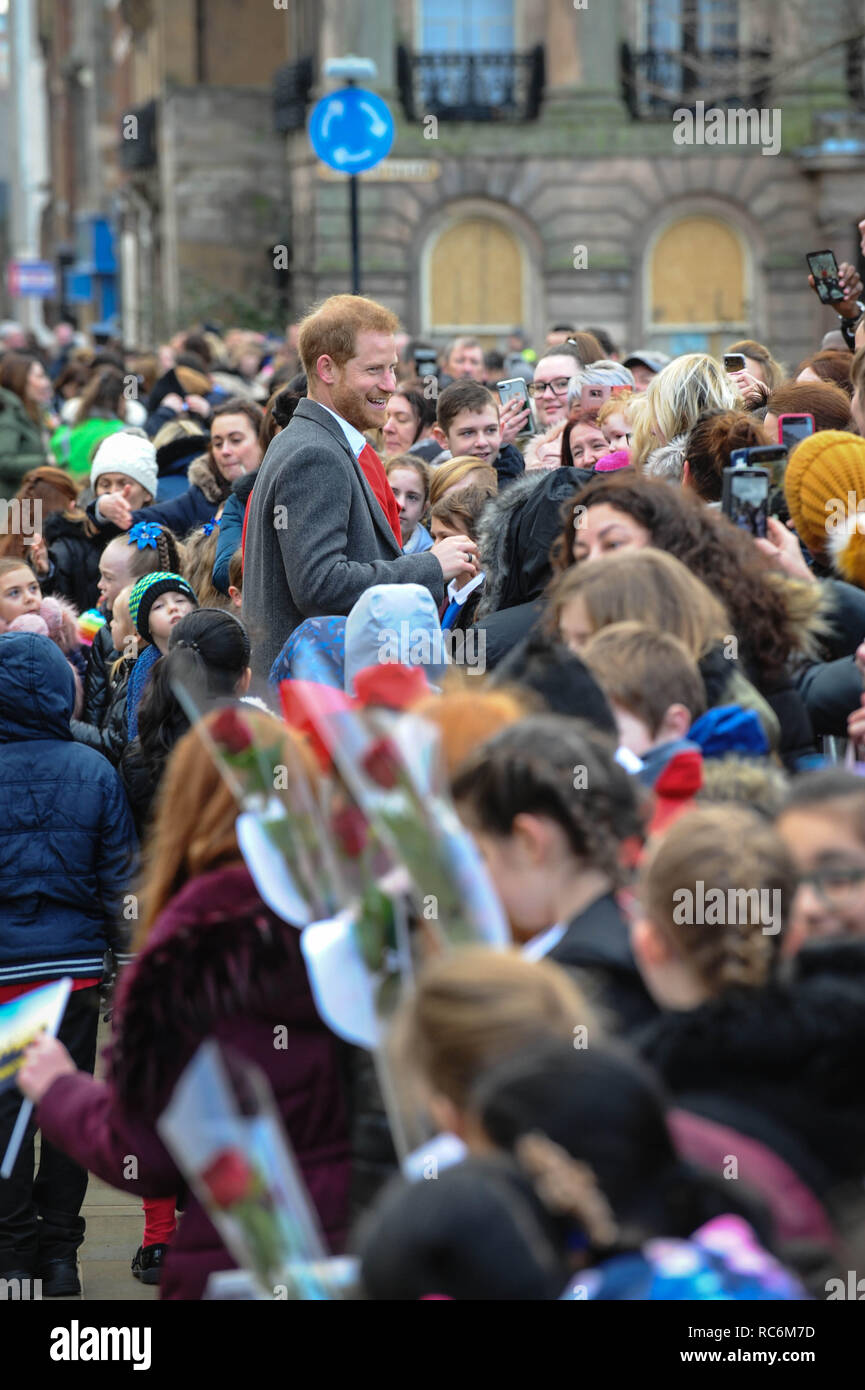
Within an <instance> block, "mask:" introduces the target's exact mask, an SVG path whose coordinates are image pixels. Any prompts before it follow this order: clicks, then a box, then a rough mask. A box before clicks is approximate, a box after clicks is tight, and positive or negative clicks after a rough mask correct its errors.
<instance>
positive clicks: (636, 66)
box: [621, 44, 771, 121]
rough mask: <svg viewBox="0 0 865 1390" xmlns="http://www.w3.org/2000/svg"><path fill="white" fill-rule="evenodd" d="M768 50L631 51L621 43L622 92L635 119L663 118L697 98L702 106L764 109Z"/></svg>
mask: <svg viewBox="0 0 865 1390" xmlns="http://www.w3.org/2000/svg"><path fill="white" fill-rule="evenodd" d="M770 57H771V52H770V50H769V49H768V48H738V47H735V48H711V49H703V50H693V51H684V52H683V51H678V52H676V51H672V50H666V49H660V48H650V49H646V50H645V51H644V52H634V50H633V49H632V48H631V46H630V45H629V44H622V48H621V70H622V94H623V97H624V100H625V105H626V106H627V108H628V110H629V111H630V113H631V116H632V118H633V119H634V120H635V121H640V120H651V119H653V118H656V119H657V118H659V117H667V116H670V115H672V113H673V112H674V111H676V110H679V109H681V108H683V107H693V106H694V104H695V102H696V101H697V100H700V101H703V102H705V104H706V106H707V107H708V106H722V107H728V106H734V107H735V106H763V105H765V104H766V100H767V94H768V89H769V59H770Z"/></svg>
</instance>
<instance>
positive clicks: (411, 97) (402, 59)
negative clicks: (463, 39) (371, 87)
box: [396, 44, 544, 121]
mask: <svg viewBox="0 0 865 1390" xmlns="http://www.w3.org/2000/svg"><path fill="white" fill-rule="evenodd" d="M396 62H397V84H398V87H399V95H400V101H401V102H402V107H403V111H404V112H405V115H406V119H407V120H409V121H419V120H422V119H423V118H424V117H425V116H436V117H437V118H438V119H439V120H440V121H533V120H534V119H535V118H536V117H537V115H538V112H539V111H540V107H541V100H542V98H543V91H544V50H543V48H542V46H541V45H540V44H538V45H537V47H535V48H532V49H530V51H529V52H528V53H412V52H410V51H409V49H407V48H404V47H403V46H402V45H400V47H399V48H398V49H397V55H396Z"/></svg>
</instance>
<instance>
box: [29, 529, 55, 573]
mask: <svg viewBox="0 0 865 1390" xmlns="http://www.w3.org/2000/svg"><path fill="white" fill-rule="evenodd" d="M30 559H31V561H32V563H33V568H34V569H35V571H36V573H37V574H47V573H48V571H49V570H50V568H51V561H50V560H49V558H48V547H47V545H46V544H45V541H44V540H43V538H42V537H41V536H38V535H36V536H34V537H33V540H32V542H31V545H30Z"/></svg>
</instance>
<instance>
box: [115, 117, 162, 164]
mask: <svg viewBox="0 0 865 1390" xmlns="http://www.w3.org/2000/svg"><path fill="white" fill-rule="evenodd" d="M121 130H122V138H121V141H120V167H121V169H152V168H153V166H154V165H155V163H156V102H155V101H148V103H147V105H146V106H139V107H137V108H136V109H135V110H134V111H128V112H127V113H126V114H125V115H124V117H123V119H122V121H121Z"/></svg>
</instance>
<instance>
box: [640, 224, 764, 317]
mask: <svg viewBox="0 0 865 1390" xmlns="http://www.w3.org/2000/svg"><path fill="white" fill-rule="evenodd" d="M649 294H650V300H649V326H650V328H658V329H663V328H666V327H669V326H671V325H676V326H677V327H680V328H685V327H690V328H698V327H702V328H708V327H710V326H711V327H718V328H721V327H726V326H729V327H731V328H738V327H744V326H745V325H746V321H747V313H748V311H747V305H746V289H745V255H744V251H743V248H742V243H741V242H740V240H739V238H738V237H737V236H736V233H735V232H734V231H733V229H732V228H731V227H729V226H727V224H726V223H725V222H720V221H718V219H717V218H715V217H704V216H695V217H684V218H682V219H681V220H680V221H678V222H674V223H673V224H672V225H671V226H669V227H667V229H666V230H665V231H664V232H663V233H662V234H661V236H660V237H659V239H658V241H657V242H656V243H655V248H654V251H653V252H652V260H651V265H650V268H649Z"/></svg>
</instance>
